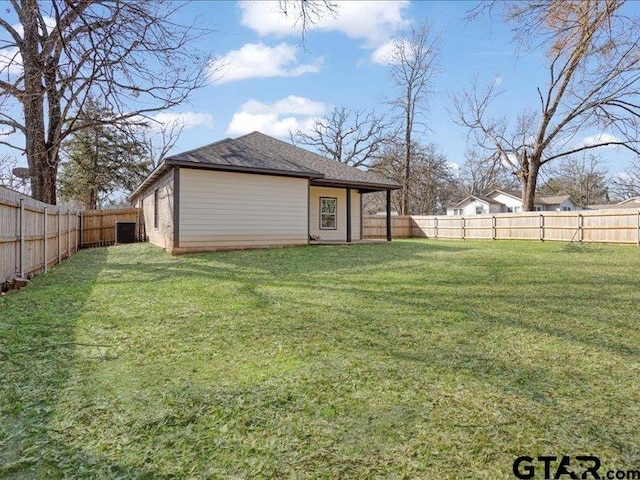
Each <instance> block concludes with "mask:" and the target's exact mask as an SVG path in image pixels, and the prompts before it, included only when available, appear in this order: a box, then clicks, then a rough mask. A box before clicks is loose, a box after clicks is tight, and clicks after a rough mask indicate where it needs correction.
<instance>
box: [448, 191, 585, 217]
mask: <svg viewBox="0 0 640 480" xmlns="http://www.w3.org/2000/svg"><path fill="white" fill-rule="evenodd" d="M534 210H535V211H538V212H562V211H564V212H566V211H571V210H582V206H581V205H580V204H579V203H578V202H576V201H575V200H573V199H572V198H571V197H570V196H569V195H553V196H545V195H536V196H535V199H534ZM521 211H522V197H521V196H520V193H519V192H512V191H505V190H497V189H496V190H493V191H491V192H489V193H488V194H487V195H485V196H479V195H469V196H467V197H465V198H463V199H462V200H461V201H459V202H458V203H456V204H453V205H450V206H448V207H447V215H463V216H470V215H485V214H492V213H518V212H521Z"/></svg>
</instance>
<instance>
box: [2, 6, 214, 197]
mask: <svg viewBox="0 0 640 480" xmlns="http://www.w3.org/2000/svg"><path fill="white" fill-rule="evenodd" d="M9 7H11V9H12V10H13V11H12V12H11V13H12V14H13V15H15V16H16V17H17V19H18V21H19V24H16V25H12V24H10V23H9V22H8V21H7V20H5V18H7V17H5V16H3V18H0V27H1V28H2V29H4V31H5V34H6V36H5V39H4V40H1V41H0V49H1V50H2V51H4V52H10V53H12V55H13V56H12V60H11V61H10V62H8V63H6V64H4V65H3V66H2V67H0V104H2V105H3V107H4V108H3V110H2V111H1V112H0V127H4V128H3V132H4V133H6V134H10V133H15V132H19V133H21V134H22V137H23V138H24V142H25V144H24V145H16V144H15V143H12V142H10V141H9V140H8V138H7V137H5V138H7V140H5V141H2V142H0V143H2V144H5V145H8V146H10V147H13V148H15V149H17V150H20V151H24V153H25V154H26V157H27V161H28V165H29V169H30V172H31V184H32V188H33V195H34V197H35V198H37V199H39V200H42V201H45V202H49V203H55V202H56V180H57V173H58V165H59V160H60V155H59V153H60V147H61V145H62V142H63V141H64V139H65V138H66V137H68V136H69V135H73V134H74V133H75V132H76V131H77V130H78V129H80V128H90V127H91V126H89V125H85V124H79V123H77V122H76V121H75V117H76V115H77V113H78V112H79V111H81V110H82V107H83V105H84V104H85V102H86V101H87V98H89V97H90V96H93V97H94V98H98V99H100V100H101V101H103V102H104V103H105V105H107V106H108V107H109V108H110V110H111V111H112V112H114V114H115V115H114V118H113V119H111V120H110V122H114V123H117V122H120V121H122V120H126V119H132V118H138V117H140V116H142V117H144V116H147V115H149V114H150V113H151V112H156V111H159V110H164V109H167V108H171V107H173V106H175V105H178V104H180V103H182V102H183V101H185V99H186V98H187V97H188V96H189V94H190V93H191V92H192V91H193V90H194V89H196V88H198V87H200V86H202V85H204V84H205V83H206V82H207V81H208V78H209V76H208V73H209V72H210V71H211V69H212V64H211V59H210V58H209V57H208V56H207V55H202V54H201V53H200V52H198V51H197V50H195V49H194V46H193V43H192V42H193V40H195V39H196V38H198V37H199V36H201V35H203V34H204V33H205V32H204V31H203V30H200V29H197V28H195V27H194V25H193V24H192V25H180V24H179V23H177V22H176V20H175V17H176V14H177V11H178V10H179V9H180V8H181V7H182V4H179V5H178V6H177V7H173V6H171V5H170V4H164V3H160V2H129V1H125V0H101V1H97V0H80V1H75V2H69V1H66V0H52V1H50V2H44V1H38V0H22V1H19V0H12V1H11V3H10V4H7V5H6V8H7V10H9ZM23 32H24V33H23ZM5 56H6V55H5ZM12 112H17V113H15V114H14V113H12Z"/></svg>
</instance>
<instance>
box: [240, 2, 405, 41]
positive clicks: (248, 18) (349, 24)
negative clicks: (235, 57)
mask: <svg viewBox="0 0 640 480" xmlns="http://www.w3.org/2000/svg"><path fill="white" fill-rule="evenodd" d="M290 3H291V5H290V11H289V12H288V15H285V14H284V13H283V12H282V9H281V8H280V2H279V1H268V2H267V1H263V2H249V1H242V2H239V6H240V9H241V10H242V20H241V23H242V25H244V26H246V27H249V28H251V29H253V30H254V31H256V32H257V33H258V34H260V35H269V34H273V35H280V36H283V35H295V34H297V35H299V33H300V27H301V25H300V22H299V21H298V22H297V20H298V13H299V10H298V7H297V6H296V4H295V3H293V2H290ZM408 6H409V1H407V0H402V1H341V2H336V12H335V15H332V14H331V13H326V12H325V13H324V15H323V16H322V17H321V18H318V19H315V22H314V23H312V24H309V25H307V27H308V29H309V30H310V31H311V30H320V31H339V32H342V33H344V34H345V35H347V36H348V37H350V38H355V39H363V40H365V41H366V46H367V47H369V48H375V47H377V46H379V45H381V44H382V43H384V42H386V41H387V40H388V39H389V36H390V34H392V33H393V32H394V31H396V30H398V29H399V28H401V27H403V26H404V25H406V24H407V20H406V19H405V18H404V17H403V12H404V10H405V9H407V8H408Z"/></svg>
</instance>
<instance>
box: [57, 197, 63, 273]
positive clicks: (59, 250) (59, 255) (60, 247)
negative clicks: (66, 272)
mask: <svg viewBox="0 0 640 480" xmlns="http://www.w3.org/2000/svg"><path fill="white" fill-rule="evenodd" d="M61 230H62V224H61V223H60V209H59V208H58V232H57V234H58V263H60V262H61V261H62V253H61V251H62V239H61V235H60V233H61V232H60V231H61Z"/></svg>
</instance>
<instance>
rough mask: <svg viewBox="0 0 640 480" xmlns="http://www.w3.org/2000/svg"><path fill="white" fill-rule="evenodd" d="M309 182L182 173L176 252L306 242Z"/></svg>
mask: <svg viewBox="0 0 640 480" xmlns="http://www.w3.org/2000/svg"><path fill="white" fill-rule="evenodd" d="M307 189H308V180H307V179H304V178H292V177H281V176H272V175H254V174H247V173H234V172H221V171H206V170H195V169H186V168H182V169H181V170H180V203H179V209H180V213H179V219H180V248H181V249H189V248H207V247H211V248H220V247H252V246H270V245H295V244H306V243H307V242H308V230H307V209H308V205H307V203H308V195H307Z"/></svg>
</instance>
